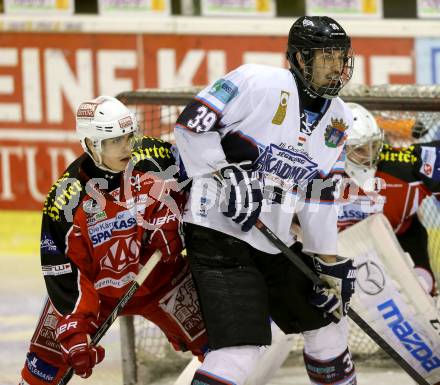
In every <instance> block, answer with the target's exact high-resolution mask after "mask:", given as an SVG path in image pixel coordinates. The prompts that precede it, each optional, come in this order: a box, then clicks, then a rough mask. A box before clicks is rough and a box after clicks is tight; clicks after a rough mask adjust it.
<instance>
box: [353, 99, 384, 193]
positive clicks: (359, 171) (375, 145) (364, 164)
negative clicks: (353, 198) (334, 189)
mask: <svg viewBox="0 0 440 385" xmlns="http://www.w3.org/2000/svg"><path fill="white" fill-rule="evenodd" d="M347 105H348V106H349V107H350V109H351V112H352V113H353V127H352V128H351V129H350V130H348V131H347V134H348V137H347V142H346V151H347V160H346V162H345V172H346V173H347V174H348V175H349V176H350V177H351V178H352V179H353V180H354V181H355V182H356V184H357V185H358V186H360V187H362V188H363V189H364V190H366V191H371V190H373V189H374V183H371V182H374V177H375V174H376V169H377V162H378V160H379V156H380V152H381V151H382V147H383V131H382V130H381V129H380V128H379V126H378V125H377V123H376V119H375V118H374V116H373V115H372V114H371V113H370V112H369V111H368V110H366V109H365V108H364V107H362V106H361V105H360V104H356V103H347Z"/></svg>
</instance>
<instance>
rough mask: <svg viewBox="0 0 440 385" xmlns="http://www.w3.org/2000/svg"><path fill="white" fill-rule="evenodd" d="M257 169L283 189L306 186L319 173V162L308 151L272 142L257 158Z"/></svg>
mask: <svg viewBox="0 0 440 385" xmlns="http://www.w3.org/2000/svg"><path fill="white" fill-rule="evenodd" d="M256 166H257V171H259V172H260V173H262V174H263V175H264V177H265V178H269V179H271V180H272V181H274V182H275V183H276V184H277V185H278V186H280V187H281V188H282V189H283V190H290V189H291V188H293V187H296V186H305V185H306V184H307V183H308V182H309V181H310V180H311V179H313V178H314V177H315V175H316V174H317V173H318V170H317V164H316V163H315V162H313V161H312V160H311V159H310V157H309V156H308V154H307V153H305V152H299V151H292V150H288V149H286V148H281V147H279V146H277V145H275V144H270V145H269V146H267V147H266V148H265V150H264V152H263V153H262V154H261V155H260V156H259V158H258V159H257V160H256Z"/></svg>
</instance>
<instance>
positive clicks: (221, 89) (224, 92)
mask: <svg viewBox="0 0 440 385" xmlns="http://www.w3.org/2000/svg"><path fill="white" fill-rule="evenodd" d="M237 91H238V87H237V86H236V85H235V84H234V83H232V82H231V81H230V80H225V79H219V80H217V81H216V82H215V83H214V85H213V86H212V87H211V89H210V90H209V94H210V95H212V96H214V97H215V98H216V99H218V100H220V101H221V102H222V103H224V104H226V103H228V102H229V101H231V100H232V99H233V98H234V96H235V95H236V94H237Z"/></svg>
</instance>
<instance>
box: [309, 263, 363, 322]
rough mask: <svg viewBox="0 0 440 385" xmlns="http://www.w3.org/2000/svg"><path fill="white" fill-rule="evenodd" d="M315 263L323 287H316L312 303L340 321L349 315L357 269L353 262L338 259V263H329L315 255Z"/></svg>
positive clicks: (312, 295)
mask: <svg viewBox="0 0 440 385" xmlns="http://www.w3.org/2000/svg"><path fill="white" fill-rule="evenodd" d="M313 263H314V268H315V272H316V273H317V274H318V276H319V278H321V281H323V285H320V286H318V285H315V286H314V288H313V293H312V294H311V296H310V302H311V303H312V304H313V305H315V306H316V307H318V308H319V309H322V310H323V311H325V312H326V313H331V314H333V315H334V316H335V317H336V318H337V319H338V320H340V319H341V318H342V317H343V316H345V315H346V314H347V313H348V309H349V307H350V299H351V296H352V295H353V293H354V287H355V282H356V267H355V266H354V265H353V260H352V259H350V258H341V257H337V261H336V262H334V263H327V262H324V261H323V260H322V259H321V258H319V257H318V256H316V255H315V256H314V257H313Z"/></svg>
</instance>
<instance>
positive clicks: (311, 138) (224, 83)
mask: <svg viewBox="0 0 440 385" xmlns="http://www.w3.org/2000/svg"><path fill="white" fill-rule="evenodd" d="M308 115H310V114H308V112H307V111H305V110H304V109H303V107H302V105H301V103H300V101H299V97H298V90H297V86H296V82H295V79H294V77H293V75H292V73H291V72H290V71H288V70H286V69H282V68H275V67H269V66H263V65H256V64H246V65H243V66H241V67H239V68H237V69H236V70H234V71H232V72H230V73H229V74H227V75H226V76H225V77H223V78H222V79H220V80H217V81H216V82H215V83H214V84H212V85H210V86H208V87H207V88H205V89H204V90H202V91H201V92H200V93H199V94H198V95H197V96H196V97H195V99H194V100H193V101H192V102H191V103H189V104H188V105H187V107H186V108H185V109H184V111H183V112H182V113H181V114H180V116H179V118H178V120H177V124H176V127H175V137H176V143H177V147H178V149H179V152H180V157H181V160H182V161H183V165H184V167H185V170H186V173H187V175H188V177H191V178H193V184H192V187H191V191H190V196H189V201H188V203H187V207H186V210H185V214H184V220H185V221H186V222H190V223H194V224H198V225H201V226H205V227H209V228H212V229H215V230H218V231H221V232H223V233H226V234H229V235H232V236H234V237H236V238H240V239H242V240H243V241H245V242H247V243H249V244H250V245H252V246H253V247H255V248H257V249H259V250H262V251H265V252H268V253H272V254H274V253H279V250H278V249H276V248H275V247H274V246H273V245H272V244H271V243H270V242H269V241H268V240H267V239H266V238H265V237H264V236H262V234H261V233H260V232H259V230H257V229H256V228H253V229H251V230H250V231H249V232H243V231H242V230H241V225H238V224H236V223H235V222H233V221H232V220H231V219H230V218H227V217H225V216H224V215H223V214H222V212H221V211H220V209H219V195H220V194H219V188H218V185H217V182H216V181H215V180H214V179H213V178H212V176H211V173H212V172H213V171H216V170H218V169H220V168H222V167H224V166H226V165H227V164H229V163H239V162H242V161H245V160H250V161H252V162H253V166H254V169H256V170H258V171H259V175H260V180H261V182H262V185H263V186H264V190H265V191H264V193H263V194H264V196H265V199H264V201H263V206H262V212H261V214H260V217H259V218H260V219H261V220H262V221H263V223H264V224H265V225H267V226H268V227H269V228H270V229H271V230H272V231H274V232H275V233H276V234H277V236H278V237H279V238H280V239H281V240H282V241H284V242H285V243H286V244H288V245H291V244H293V242H294V241H295V239H294V236H293V234H292V233H291V231H290V227H291V223H292V219H293V216H294V214H296V215H297V216H298V220H299V222H300V224H301V228H302V231H303V243H304V251H306V252H312V253H320V254H337V246H336V245H337V217H338V210H337V207H336V203H335V202H334V198H333V189H334V180H333V179H332V175H333V174H334V173H338V172H339V173H342V172H343V169H344V158H345V152H344V151H343V148H344V142H345V139H346V133H345V131H346V130H347V129H348V128H349V127H351V125H352V115H351V112H350V110H349V109H348V108H347V107H346V105H345V103H344V102H343V101H342V100H341V99H340V98H335V99H332V100H326V103H325V105H324V107H323V109H322V111H321V112H320V113H319V114H316V115H318V116H315V118H316V119H315V120H314V121H312V120H310V119H308ZM323 181H325V184H324V185H325V186H326V188H324V189H322V190H321V188H322V186H323ZM306 186H308V190H309V192H308V193H307V194H305V193H304V190H305V189H306ZM311 186H313V190H312V193H310V192H311V190H310V188H311ZM305 195H306V196H305Z"/></svg>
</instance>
